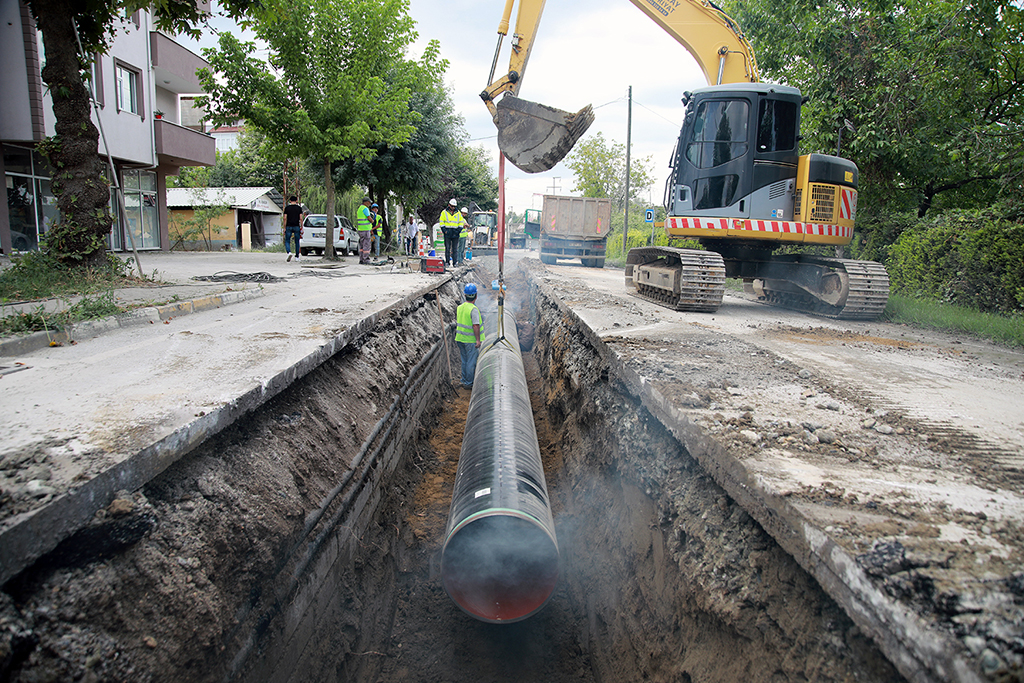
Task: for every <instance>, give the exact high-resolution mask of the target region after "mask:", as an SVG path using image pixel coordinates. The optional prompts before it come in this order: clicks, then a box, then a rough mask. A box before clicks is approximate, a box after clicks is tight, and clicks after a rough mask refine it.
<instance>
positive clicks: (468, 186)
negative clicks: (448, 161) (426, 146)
mask: <svg viewBox="0 0 1024 683" xmlns="http://www.w3.org/2000/svg"><path fill="white" fill-rule="evenodd" d="M489 158H490V154H489V153H488V152H487V150H486V149H484V148H483V147H462V148H461V149H459V153H458V156H457V158H456V160H455V164H454V165H453V166H452V167H451V168H449V169H448V171H447V175H446V178H445V185H444V189H443V190H442V191H441V192H440V193H438V194H437V195H435V196H434V197H432V198H430V199H428V200H425V201H424V202H423V203H422V204H420V205H419V206H418V207H417V209H416V212H417V213H418V214H419V215H420V217H421V218H423V220H425V221H427V223H428V224H431V225H432V224H434V223H436V222H437V220H438V218H439V217H440V215H441V211H442V210H443V209H444V208H445V207H446V206H448V200H449V199H451V198H453V197H454V198H455V199H457V200H458V201H459V202H461V203H460V204H459V206H460V207H462V206H468V204H469V203H470V202H476V204H477V205H478V206H479V207H480V208H481V209H484V210H485V211H487V210H493V209H496V208H498V179H497V177H496V176H495V175H494V173H492V172H491V167H490V165H489V163H488V159H489Z"/></svg>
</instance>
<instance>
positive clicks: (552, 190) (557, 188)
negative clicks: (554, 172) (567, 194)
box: [548, 176, 562, 194]
mask: <svg viewBox="0 0 1024 683" xmlns="http://www.w3.org/2000/svg"><path fill="white" fill-rule="evenodd" d="M561 179H562V176H555V177H554V178H552V179H551V187H549V188H548V192H549V193H550V194H558V193H559V192H560V191H561V189H562V188H561V186H560V184H556V183H555V181H557V180H561Z"/></svg>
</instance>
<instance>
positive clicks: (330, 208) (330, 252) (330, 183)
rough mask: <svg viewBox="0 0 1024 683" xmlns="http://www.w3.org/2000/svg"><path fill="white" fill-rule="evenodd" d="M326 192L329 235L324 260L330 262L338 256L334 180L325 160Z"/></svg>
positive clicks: (326, 237) (329, 165) (329, 166)
mask: <svg viewBox="0 0 1024 683" xmlns="http://www.w3.org/2000/svg"><path fill="white" fill-rule="evenodd" d="M324 190H325V191H326V195H327V197H326V200H327V207H326V208H325V209H324V210H325V211H326V212H327V221H326V223H327V233H326V234H325V235H324V239H325V240H326V241H325V242H324V244H325V245H326V246H325V247H324V258H326V259H327V260H329V261H336V260H337V259H338V256H337V254H336V253H335V251H334V178H333V177H331V162H330V161H327V160H326V159H325V160H324Z"/></svg>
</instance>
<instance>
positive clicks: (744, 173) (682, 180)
mask: <svg viewBox="0 0 1024 683" xmlns="http://www.w3.org/2000/svg"><path fill="white" fill-rule="evenodd" d="M799 126H800V91H798V90H797V89H796V88H789V87H786V86H781V85H771V84H763V83H734V84H731V85H721V86H711V87H707V88H702V89H700V90H697V91H695V92H694V93H693V95H692V97H691V98H690V100H689V102H688V103H687V108H686V116H685V118H684V121H683V129H682V131H681V133H680V136H679V142H678V143H677V145H676V150H675V154H674V158H673V164H672V165H673V172H672V174H671V176H670V178H669V186H668V188H667V189H668V192H667V195H668V196H667V197H666V208H667V210H668V213H669V215H670V216H704V217H708V218H711V217H730V218H760V219H776V220H777V219H792V218H793V215H792V211H793V201H794V192H795V189H796V184H795V179H796V177H797V160H798V157H799V152H798V149H797V140H798V138H797V131H798V130H799Z"/></svg>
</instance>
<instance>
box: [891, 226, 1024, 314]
mask: <svg viewBox="0 0 1024 683" xmlns="http://www.w3.org/2000/svg"><path fill="white" fill-rule="evenodd" d="M887 268H888V270H889V276H890V279H891V288H892V291H893V292H895V293H897V294H903V295H905V296H908V297H914V298H931V299H937V300H940V301H944V302H947V303H950V304H954V305H958V306H964V307H968V308H972V309H975V310H979V311H984V312H1001V313H1016V314H1020V313H1021V312H1024V225H1022V224H1020V223H1015V222H1012V221H1008V220H1006V219H1004V218H1002V217H1000V216H998V215H996V214H994V213H993V212H991V211H948V212H946V213H943V214H941V215H940V216H938V217H936V218H934V219H931V220H927V221H924V222H922V223H921V224H920V225H918V226H917V227H915V228H912V229H910V230H906V231H904V232H903V234H901V235H900V237H899V239H898V240H897V241H896V243H895V244H893V245H892V246H891V247H890V249H889V260H888V263H887Z"/></svg>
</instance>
